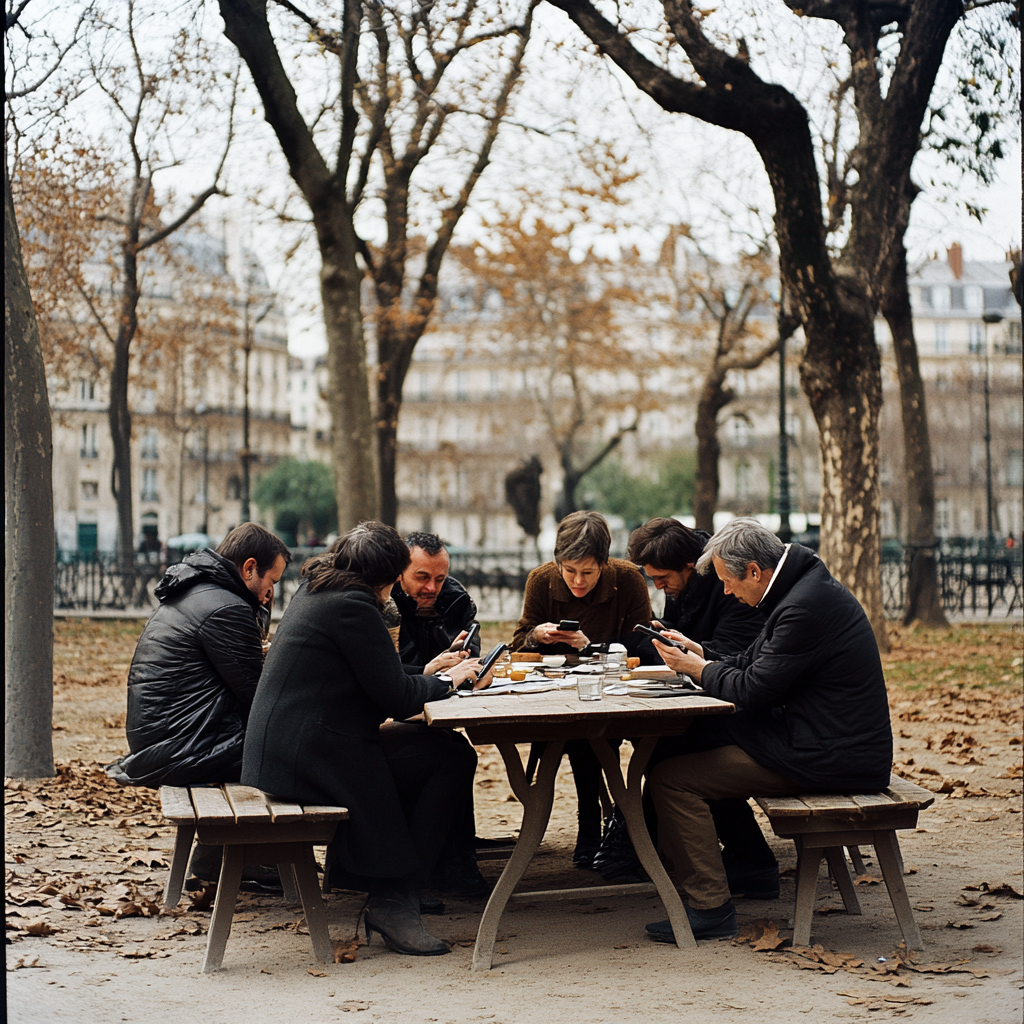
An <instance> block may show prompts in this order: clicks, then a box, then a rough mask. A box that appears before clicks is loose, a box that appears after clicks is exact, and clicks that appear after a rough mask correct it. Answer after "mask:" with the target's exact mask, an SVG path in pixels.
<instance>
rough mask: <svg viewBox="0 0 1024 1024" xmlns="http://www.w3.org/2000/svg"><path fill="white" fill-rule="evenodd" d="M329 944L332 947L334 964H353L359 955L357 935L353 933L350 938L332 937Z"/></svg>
mask: <svg viewBox="0 0 1024 1024" xmlns="http://www.w3.org/2000/svg"><path fill="white" fill-rule="evenodd" d="M331 945H332V946H333V947H334V962H335V963H336V964H353V963H355V962H356V957H357V956H358V955H359V936H358V935H353V936H352V938H351V939H334V940H333V942H332V943H331Z"/></svg>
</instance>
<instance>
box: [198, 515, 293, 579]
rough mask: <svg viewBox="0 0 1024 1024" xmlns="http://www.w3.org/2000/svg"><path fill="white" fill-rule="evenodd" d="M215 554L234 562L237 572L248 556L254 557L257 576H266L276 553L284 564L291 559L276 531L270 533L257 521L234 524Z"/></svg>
mask: <svg viewBox="0 0 1024 1024" xmlns="http://www.w3.org/2000/svg"><path fill="white" fill-rule="evenodd" d="M217 554H218V555H223V556H224V557H225V558H226V559H228V561H230V562H234V563H235V565H236V566H238V571H239V572H241V571H242V566H243V565H245V563H246V562H247V561H248V560H249V559H250V558H255V559H256V575H257V576H266V574H267V573H268V572H270V570H271V569H273V567H274V563H275V562H276V561H277V556H278V555H280V556H281V557H282V558H283V559H284V564H285V565H287V564H288V563H289V562H290V561H291V560H292V553H291V552H290V551H289V550H288V545H287V544H285V542H284V541H283V540H281V538H280V537H278V535H277V534H276V533H271V532H270V531H269V530H268V529H267V528H266V527H265V526H260V524H259V523H242V525H241V526H236V527H235V528H234V529H233V530H232V531H231V532H230V533H229V534H228V535H227V536H226V537H225V538H224V539H223V540H222V541H221V542H220V547H219V548H217Z"/></svg>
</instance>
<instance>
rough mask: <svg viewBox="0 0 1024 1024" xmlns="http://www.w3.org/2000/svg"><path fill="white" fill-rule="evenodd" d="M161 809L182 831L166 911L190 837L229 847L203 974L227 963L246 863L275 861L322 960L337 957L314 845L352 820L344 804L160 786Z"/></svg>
mask: <svg viewBox="0 0 1024 1024" xmlns="http://www.w3.org/2000/svg"><path fill="white" fill-rule="evenodd" d="M160 804H161V807H162V809H163V814H164V817H165V818H167V819H169V820H170V821H173V822H174V823H175V824H176V825H177V826H178V834H177V838H176V839H175V841H174V856H173V858H172V859H171V871H170V875H169V877H168V879H167V886H166V889H165V890H164V906H165V907H167V908H168V909H170V908H172V907H175V906H177V905H178V901H179V900H180V899H181V889H182V884H183V883H184V880H185V869H186V867H187V865H188V858H189V854H190V852H191V850H192V840H193V839H194V838H197V837H198V840H199V842H201V843H207V844H209V845H210V846H223V847H224V856H223V859H222V860H221V867H220V879H219V881H218V883H217V898H216V901H215V902H214V905H213V917H212V918H211V920H210V932H209V935H208V937H207V942H206V957H205V959H204V960H203V973H204V974H208V973H209V972H210V971H215V970H217V968H219V967H220V965H221V962H222V961H223V959H224V948H225V946H226V945H227V942H228V936H229V935H230V934H231V921H232V918H233V917H234V913H235V901H236V900H237V898H238V888H239V885H240V883H241V881H242V868H243V866H244V865H245V864H246V863H247V862H248V863H260V864H277V868H278V871H279V872H280V874H281V884H282V886H283V888H284V891H285V896H286V898H288V899H289V900H291V901H294V900H295V899H296V897H298V898H300V899H301V901H302V909H303V912H304V913H305V915H306V924H307V926H308V927H309V936H310V939H312V942H313V952H314V954H315V955H316V958H317V960H319V961H320V962H321V963H331V962H332V961H333V960H334V950H333V947H332V946H331V939H330V935H329V934H328V931H327V911H326V908H325V907H324V902H323V899H322V898H321V896H320V891H319V887H318V885H317V877H316V861H315V860H314V859H313V846H314V844H324V843H329V842H330V841H331V840H332V839H333V838H334V832H335V829H336V828H337V826H338V822H339V821H344V820H346V819H347V818H348V811H347V810H346V809H345V808H344V807H300V806H299V805H298V804H292V803H286V802H285V801H283V800H276V799H274V798H273V797H271V796H268V795H267V794H266V793H263V792H261V791H260V790H258V789H253V788H252V787H251V786H240V785H237V784H235V783H225V784H224V785H223V786H192V787H190V788H189V789H183V788H178V787H176V786H162V787H161V788H160ZM296 888H297V890H298V891H297V893H296Z"/></svg>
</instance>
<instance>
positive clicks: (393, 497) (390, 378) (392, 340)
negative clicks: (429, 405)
mask: <svg viewBox="0 0 1024 1024" xmlns="http://www.w3.org/2000/svg"><path fill="white" fill-rule="evenodd" d="M425 327H426V321H425V320H424V321H422V326H417V328H416V329H414V330H413V332H412V336H409V335H407V334H403V333H402V332H400V331H396V330H395V328H394V327H393V326H392V324H391V316H389V315H385V316H382V317H381V318H380V319H379V320H378V322H377V361H378V369H377V424H376V426H377V466H378V473H379V483H380V518H381V520H382V521H383V522H385V523H388V524H389V525H390V526H394V525H395V524H396V523H397V522H398V489H397V486H396V481H395V473H396V470H397V468H398V417H399V413H400V412H401V411H402V390H403V388H404V386H405V378H406V377H407V376H408V373H409V365H410V363H411V362H412V354H413V351H414V349H415V346H416V343H417V342H418V341H419V340H420V338H421V337H422V335H423V330H424V328H425Z"/></svg>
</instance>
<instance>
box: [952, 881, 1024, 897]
mask: <svg viewBox="0 0 1024 1024" xmlns="http://www.w3.org/2000/svg"><path fill="white" fill-rule="evenodd" d="M962 888H963V890H964V891H965V892H987V893H988V894H989V895H990V896H1008V897H1009V898H1010V899H1015V900H1024V893H1020V892H1017V890H1016V889H1014V887H1013V886H1012V885H1010V883H1009V882H996V883H994V884H993V883H990V882H982V883H981V884H980V885H965V886H962Z"/></svg>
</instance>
